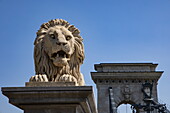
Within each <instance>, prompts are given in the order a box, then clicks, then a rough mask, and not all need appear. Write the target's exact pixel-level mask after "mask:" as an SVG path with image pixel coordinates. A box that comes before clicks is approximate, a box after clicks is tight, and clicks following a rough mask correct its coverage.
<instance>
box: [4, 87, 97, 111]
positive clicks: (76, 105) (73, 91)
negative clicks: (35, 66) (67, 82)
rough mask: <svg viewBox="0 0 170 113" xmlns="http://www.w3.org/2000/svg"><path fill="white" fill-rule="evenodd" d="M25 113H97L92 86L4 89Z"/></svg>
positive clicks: (12, 101)
mask: <svg viewBox="0 0 170 113" xmlns="http://www.w3.org/2000/svg"><path fill="white" fill-rule="evenodd" d="M2 93H3V94H4V95H5V96H7V97H8V98H9V102H10V103H11V104H13V105H15V106H17V107H19V108H21V109H22V110H24V113H97V110H96V106H95V101H94V97H93V90H92V87H91V86H66V87H64V86H63V87H3V88H2Z"/></svg>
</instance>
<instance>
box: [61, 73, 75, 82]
mask: <svg viewBox="0 0 170 113" xmlns="http://www.w3.org/2000/svg"><path fill="white" fill-rule="evenodd" d="M59 81H63V82H75V83H77V79H76V78H75V77H74V76H72V75H69V74H64V75H62V76H61V77H60V79H59Z"/></svg>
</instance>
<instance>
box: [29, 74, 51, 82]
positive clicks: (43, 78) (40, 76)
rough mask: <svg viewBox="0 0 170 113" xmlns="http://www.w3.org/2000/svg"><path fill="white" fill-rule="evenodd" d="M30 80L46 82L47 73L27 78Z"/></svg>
mask: <svg viewBox="0 0 170 113" xmlns="http://www.w3.org/2000/svg"><path fill="white" fill-rule="evenodd" d="M29 81H30V82H48V78H47V75H45V74H43V75H41V74H39V75H35V76H32V77H31V78H30V80H29Z"/></svg>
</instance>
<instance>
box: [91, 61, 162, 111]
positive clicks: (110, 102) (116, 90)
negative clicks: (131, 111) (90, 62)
mask: <svg viewBox="0 0 170 113" xmlns="http://www.w3.org/2000/svg"><path fill="white" fill-rule="evenodd" d="M156 66H157V64H153V63H101V64H96V65H95V70H96V71H97V72H91V75H92V79H93V81H94V82H95V83H96V86H97V91H98V93H97V95H98V112H99V113H111V112H112V113H117V107H119V105H121V104H139V103H141V104H145V103H144V102H143V99H144V95H143V93H142V90H141V89H142V84H143V83H151V84H153V90H152V97H153V98H154V100H155V101H157V99H158V96H157V82H158V80H159V78H160V77H161V75H162V73H163V72H162V71H156V70H155V69H156ZM139 112H140V113H143V112H142V110H137V113H139ZM154 113H157V112H156V111H154Z"/></svg>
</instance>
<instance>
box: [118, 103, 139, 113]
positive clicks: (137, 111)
mask: <svg viewBox="0 0 170 113" xmlns="http://www.w3.org/2000/svg"><path fill="white" fill-rule="evenodd" d="M122 104H130V105H133V104H136V103H135V102H133V101H122V102H120V103H119V104H118V106H117V107H116V108H118V107H119V106H120V105H122ZM136 113H139V109H136Z"/></svg>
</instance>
